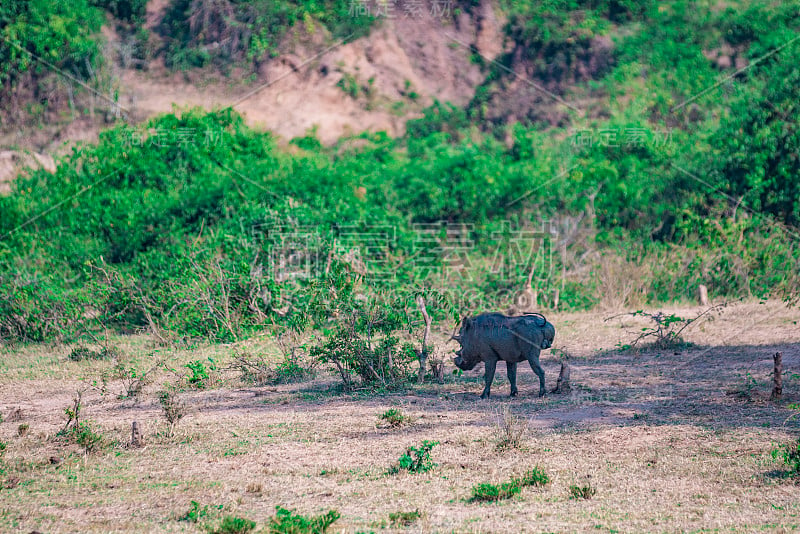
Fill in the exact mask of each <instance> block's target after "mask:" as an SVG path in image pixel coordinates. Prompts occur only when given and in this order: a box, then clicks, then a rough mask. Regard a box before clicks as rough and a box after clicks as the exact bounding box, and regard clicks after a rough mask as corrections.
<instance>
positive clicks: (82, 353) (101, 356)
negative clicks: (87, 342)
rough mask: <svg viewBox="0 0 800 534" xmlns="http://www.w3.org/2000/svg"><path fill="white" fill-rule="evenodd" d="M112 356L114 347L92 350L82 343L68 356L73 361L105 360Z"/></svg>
mask: <svg viewBox="0 0 800 534" xmlns="http://www.w3.org/2000/svg"><path fill="white" fill-rule="evenodd" d="M111 357H113V350H112V349H109V348H107V347H102V348H101V349H100V350H92V349H90V348H88V347H84V346H82V345H79V346H77V347H75V348H74V349H72V350H71V351H70V353H69V354H68V355H67V358H68V359H70V360H72V361H73V362H80V361H83V360H105V359H108V358H111Z"/></svg>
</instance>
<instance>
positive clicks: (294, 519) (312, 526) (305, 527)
mask: <svg viewBox="0 0 800 534" xmlns="http://www.w3.org/2000/svg"><path fill="white" fill-rule="evenodd" d="M339 517H341V515H340V514H339V512H337V511H336V510H329V511H328V512H327V513H325V514H322V515H318V516H312V517H306V516H304V515H301V514H298V513H295V512H292V511H290V510H287V509H285V508H281V507H280V506H276V507H275V517H273V518H271V519H270V521H269V525H268V527H267V528H268V529H269V530H268V532H270V533H271V534H323V533H324V532H327V531H328V528H329V527H330V526H331V525H332V524H333V523H335V522H336V520H337V519H339Z"/></svg>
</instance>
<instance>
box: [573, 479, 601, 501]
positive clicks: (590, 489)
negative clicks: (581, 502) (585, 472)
mask: <svg viewBox="0 0 800 534" xmlns="http://www.w3.org/2000/svg"><path fill="white" fill-rule="evenodd" d="M596 493H597V489H596V488H595V487H594V486H592V485H591V484H589V483H587V484H584V485H583V486H580V485H578V484H570V486H569V496H570V498H571V499H585V500H588V499H591V498H592V497H594V496H595V494H596Z"/></svg>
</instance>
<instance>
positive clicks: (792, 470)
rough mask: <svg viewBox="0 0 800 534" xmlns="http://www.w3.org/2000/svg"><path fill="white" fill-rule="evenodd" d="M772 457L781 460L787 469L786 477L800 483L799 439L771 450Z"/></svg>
mask: <svg viewBox="0 0 800 534" xmlns="http://www.w3.org/2000/svg"><path fill="white" fill-rule="evenodd" d="M772 457H773V458H774V459H776V460H778V459H780V460H783V463H784V464H785V465H786V467H787V468H788V469H789V472H788V473H787V476H789V477H790V478H793V479H797V480H798V481H800V438H797V440H796V441H793V442H792V443H788V444H786V445H781V446H780V447H777V448H775V449H773V450H772Z"/></svg>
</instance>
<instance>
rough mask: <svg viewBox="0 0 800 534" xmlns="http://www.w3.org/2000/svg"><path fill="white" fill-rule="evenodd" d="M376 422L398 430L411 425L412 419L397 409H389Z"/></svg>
mask: <svg viewBox="0 0 800 534" xmlns="http://www.w3.org/2000/svg"><path fill="white" fill-rule="evenodd" d="M378 420H379V421H381V422H383V423H385V424H386V425H388V426H390V427H391V428H400V427H402V426H405V425H408V424H411V422H412V421H413V418H412V417H411V416H410V415H405V414H404V413H403V412H402V410H398V409H397V408H389V409H388V410H386V411H385V412H383V413H382V414H381V415H380V417H378Z"/></svg>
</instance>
